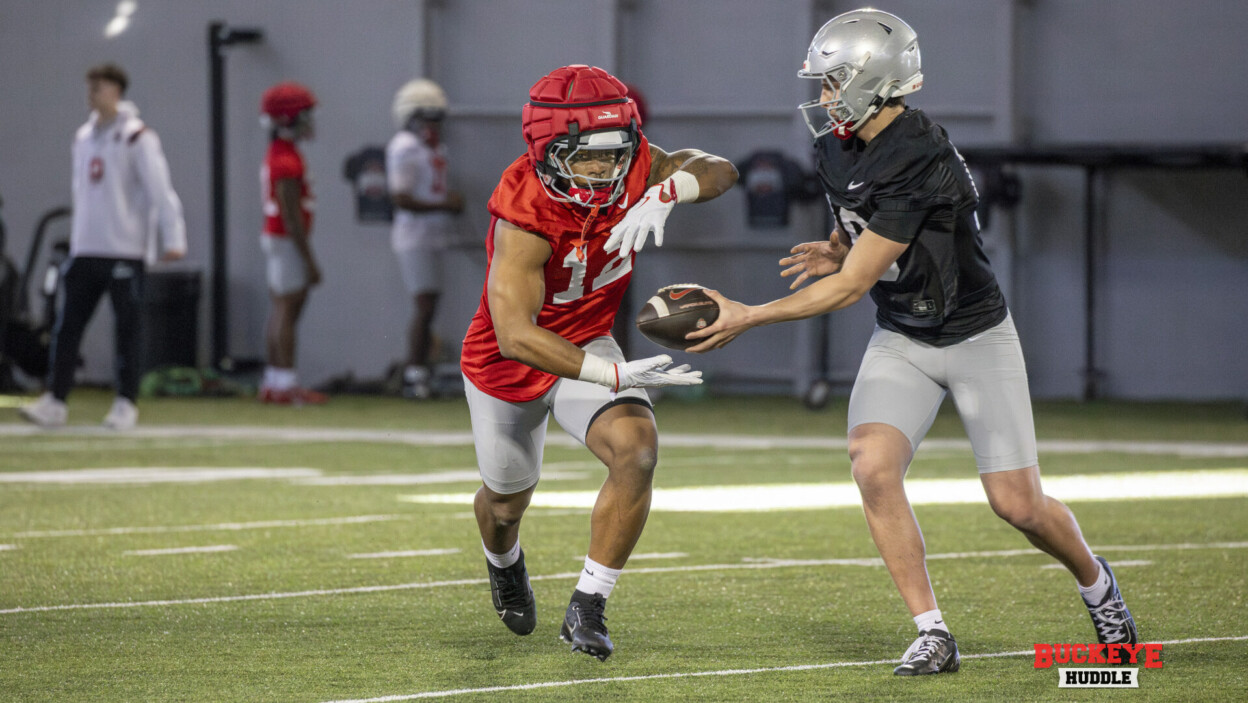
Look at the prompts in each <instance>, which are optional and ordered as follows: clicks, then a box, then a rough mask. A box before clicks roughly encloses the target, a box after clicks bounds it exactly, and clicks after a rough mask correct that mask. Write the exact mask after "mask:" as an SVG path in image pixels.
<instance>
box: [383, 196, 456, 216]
mask: <svg viewBox="0 0 1248 703" xmlns="http://www.w3.org/2000/svg"><path fill="white" fill-rule="evenodd" d="M390 202H391V203H392V204H393V205H394V206H395V207H397V208H399V209H400V210H407V211H408V212H437V211H439V210H449V209H450V206H448V205H447V203H446V201H445V200H440V201H438V202H429V201H426V200H418V199H416V198H414V197H412V196H411V195H408V194H407V193H392V194H391V195H390Z"/></svg>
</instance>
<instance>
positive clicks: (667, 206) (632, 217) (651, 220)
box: [606, 180, 676, 259]
mask: <svg viewBox="0 0 1248 703" xmlns="http://www.w3.org/2000/svg"><path fill="white" fill-rule="evenodd" d="M675 205H676V192H675V186H673V185H671V181H670V180H667V181H664V182H662V183H660V184H658V185H654V186H650V188H649V189H647V190H646V193H645V195H644V196H643V197H642V199H641V200H639V201H638V202H637V204H636V205H634V206H632V207H631V208H629V209H628V212H626V213H625V214H624V219H622V220H620V221H619V222H618V223H617V224H616V225H615V226H614V227H612V228H611V236H610V237H608V238H607V244H606V250H607V251H615V250H616V249H619V250H620V258H621V259H624V258H627V257H628V255H629V254H631V253H633V252H635V251H641V248H642V247H643V246H645V244H646V237H648V236H650V233H651V232H654V245H655V246H656V247H661V246H663V224H664V223H665V222H667V216H668V214H670V213H671V212H672V208H673V207H675Z"/></svg>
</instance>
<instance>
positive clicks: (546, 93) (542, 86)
mask: <svg viewBox="0 0 1248 703" xmlns="http://www.w3.org/2000/svg"><path fill="white" fill-rule="evenodd" d="M521 122H522V123H523V127H524V141H525V143H526V144H528V146H529V163H530V164H532V165H533V167H534V168H535V169H537V170H538V172H539V173H540V172H541V168H540V165H541V164H542V163H543V162H544V161H545V159H546V150H547V148H548V147H549V146H550V143H551V142H552V141H554V140H555V139H558V138H559V137H562V136H565V135H567V134H568V133H569V132H570V131H571V125H572V124H573V123H575V124H576V126H577V129H576V131H578V132H588V131H590V130H598V129H609V128H612V127H614V128H619V129H630V128H631V127H632V126H634V125H635V126H637V127H640V126H641V115H640V114H638V110H637V104H636V103H635V102H633V100H632V98H630V97H628V88H627V87H626V86H625V85H624V84H623V83H622V82H620V80H619V79H618V78H616V77H615V76H612V75H611V74H610V73H607V72H606V71H604V70H602V69H601V68H598V67H596V66H586V65H584V64H576V65H572V66H564V67H563V68H557V69H555V70H554V71H551V72H550V73H548V74H546V76H544V77H543V78H542V79H541V80H539V81H538V82H537V83H535V84H533V87H532V88H531V89H530V90H529V102H528V103H526V104H525V106H524V110H523V111H522V112H521ZM638 131H639V132H640V130H638Z"/></svg>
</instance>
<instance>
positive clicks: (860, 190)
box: [815, 108, 1006, 347]
mask: <svg viewBox="0 0 1248 703" xmlns="http://www.w3.org/2000/svg"><path fill="white" fill-rule="evenodd" d="M815 153H816V160H817V168H818V172H819V179H820V181H822V183H823V187H824V190H825V192H826V193H827V196H828V203H829V204H830V205H831V206H832V211H833V212H834V213H835V214H836V218H837V224H838V225H839V226H840V229H841V231H842V232H845V233H846V234H848V235H849V236H850V238H851V239H854V240H856V239H857V237H858V235H859V234H861V233H862V231H863V228H864V227H866V228H869V229H870V230H871V231H872V232H874V233H876V234H878V235H880V236H881V237H885V238H887V239H891V240H893V241H895V242H900V243H902V244H908V245H909V247H908V248H907V249H906V251H905V252H904V253H902V255H901V257H900V258H898V259H897V262H896V263H895V264H894V265H893V267H892V268H890V269H889V271H888V272H886V273H885V274H884V275H883V276H881V277H880V280H879V281H878V282H877V283H876V284H875V285H874V286H872V288H871V299H872V300H874V301H875V304H876V308H877V313H876V319H877V321H878V322H879V324H880V326H881V327H884V328H885V329H889V330H892V331H894V332H899V333H901V334H904V335H906V336H908V337H910V338H912V339H915V340H918V341H920V342H925V343H927V344H931V345H934V346H942V347H943V346H948V345H951V344H956V343H958V342H961V341H963V340H965V339H967V338H968V337H971V336H973V335H976V334H978V333H980V332H982V331H984V330H986V329H988V328H990V327H993V326H994V325H996V324H998V323H1000V322H1001V321H1002V320H1004V319H1005V316H1006V307H1005V298H1004V296H1002V294H1001V288H1000V287H999V286H998V285H997V279H996V276H994V275H993V273H992V269H991V268H990V266H989V264H988V257H987V256H985V254H984V250H983V244H982V242H981V240H980V236H979V220H978V219H977V218H976V215H975V208H976V207H977V206H978V204H979V194H978V193H977V192H976V190H975V182H974V180H973V179H972V178H971V173H970V171H969V170H967V168H966V164H965V163H964V162H963V161H962V156H961V155H960V154H958V151H957V149H955V148H954V146H953V144H951V143H950V142H949V138H948V136H947V135H946V133H945V130H944V128H943V127H941V126H940V125H938V124H936V123H934V122H932V121H931V120H930V119H928V117H927V115H925V114H923V112H922V111H921V110H916V109H913V108H908V109H907V110H906V111H905V112H903V113H902V114H900V115H898V116H897V118H896V119H895V120H893V122H892V123H891V124H889V125H888V126H887V127H885V128H884V130H883V131H881V132H880V133H879V134H878V135H876V136H875V138H874V139H872V140H871V142H870V143H869V144H868V143H866V142H864V141H862V140H861V139H858V138H857V137H854V138H852V139H848V140H841V139H838V138H837V137H836V136H835V135H832V134H828V135H825V136H823V137H821V138H820V139H818V140H817V141H816V142H815Z"/></svg>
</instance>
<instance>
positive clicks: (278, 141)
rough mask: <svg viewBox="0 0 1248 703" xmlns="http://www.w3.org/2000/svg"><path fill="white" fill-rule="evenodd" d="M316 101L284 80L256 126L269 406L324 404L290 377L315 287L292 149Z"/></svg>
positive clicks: (298, 161) (301, 165) (305, 198)
mask: <svg viewBox="0 0 1248 703" xmlns="http://www.w3.org/2000/svg"><path fill="white" fill-rule="evenodd" d="M315 107H316V95H314V94H313V93H312V91H311V90H310V89H308V87H307V86H304V85H302V84H299V83H296V82H294V81H284V82H282V83H277V84H276V85H273V86H272V87H270V88H269V89H268V90H266V91H264V95H263V96H261V98H260V113H261V124H263V125H264V126H265V127H267V128H268V130H269V149H268V151H267V152H266V153H265V156H264V162H263V164H262V165H261V167H260V187H261V194H262V196H263V207H264V227H263V230H262V233H261V235H260V246H261V249H262V250H263V251H264V255H265V278H266V281H267V283H268V287H269V301H270V308H269V319H268V321H267V323H266V324H265V361H266V362H267V364H266V366H265V369H264V379H263V380H262V381H261V383H260V394H259V398H258V399H259V400H260V402H262V403H271V404H275V405H305V404H320V403H324V402H326V400H328V398H326V396H325V394H324V393H320V392H317V391H314V390H310V389H307V388H304V387H303V386H301V385H299V379H298V376H297V375H296V373H295V348H296V327H297V325H298V323H299V318H300V317H301V316H302V315H303V309H304V306H305V305H306V304H307V301H308V292H309V291H310V290H311V289H312V288H313V287H314V286H317V285H319V284H320V282H321V267H320V265H319V264H318V263H317V261H316V256H315V255H314V254H313V251H312V243H311V239H310V236H311V234H312V214H313V211H314V209H315V202H316V201H315V199H314V198H313V196H312V189H311V186H310V180H311V179H310V178H309V176H308V167H307V163H306V162H305V161H304V158H303V154H302V153H300V151H299V147H298V143H299V142H301V141H304V140H307V139H311V138H312V136H313V135H314V134H315V128H314V123H313V118H312V111H313V109H314V108H315Z"/></svg>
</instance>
